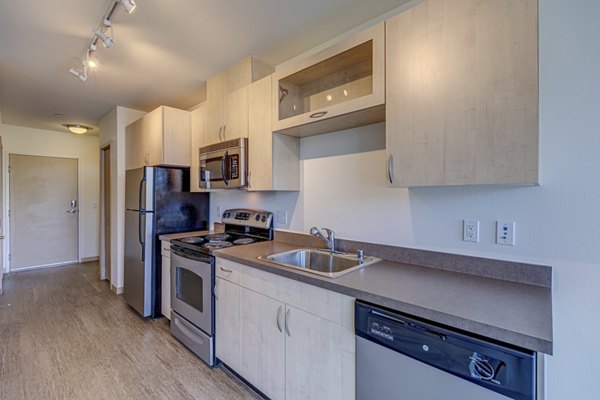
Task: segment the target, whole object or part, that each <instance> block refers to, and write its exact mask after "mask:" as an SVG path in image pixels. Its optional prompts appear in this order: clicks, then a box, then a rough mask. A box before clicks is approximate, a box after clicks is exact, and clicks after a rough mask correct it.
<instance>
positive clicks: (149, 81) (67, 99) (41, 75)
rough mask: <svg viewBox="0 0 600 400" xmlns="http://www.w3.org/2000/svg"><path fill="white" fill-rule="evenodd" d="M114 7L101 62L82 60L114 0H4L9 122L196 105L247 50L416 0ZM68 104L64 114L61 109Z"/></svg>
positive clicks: (351, 23) (291, 46) (289, 42)
mask: <svg viewBox="0 0 600 400" xmlns="http://www.w3.org/2000/svg"><path fill="white" fill-rule="evenodd" d="M136 1H137V8H136V10H135V11H134V12H133V13H132V14H127V13H126V12H125V11H124V9H123V8H122V7H120V6H119V7H118V9H117V10H116V12H115V13H114V14H113V17H112V23H113V26H114V40H115V45H114V46H113V47H112V48H109V49H105V48H103V47H102V46H101V45H100V43H99V44H98V49H99V50H98V52H97V54H98V56H99V58H100V61H101V65H100V67H99V68H98V69H96V70H93V71H89V73H88V76H89V77H88V80H87V81H86V82H85V83H82V82H80V81H79V80H78V79H77V78H75V77H74V76H72V75H70V74H69V72H68V71H69V69H70V68H79V67H80V66H81V65H80V62H81V59H82V57H83V55H84V53H85V50H86V49H87V46H88V45H89V41H90V39H91V36H92V30H93V29H94V28H96V26H97V25H98V24H99V22H100V21H101V19H102V17H103V15H104V14H105V12H106V11H107V10H108V8H109V7H111V6H112V4H113V3H114V0H104V1H102V0H61V1H39V0H18V1H3V2H2V4H1V5H0V109H1V110H2V122H3V123H5V124H10V125H21V126H27V127H32V128H39V129H48V130H58V131H64V130H65V128H63V127H62V124H66V123H80V124H84V125H88V126H92V127H94V128H95V129H94V130H93V131H92V132H90V133H91V134H96V135H97V134H98V129H97V126H98V120H99V119H101V118H102V117H103V116H104V115H106V114H107V113H108V112H109V111H110V109H111V108H113V107H114V106H116V105H120V106H124V107H128V108H134V109H138V110H144V111H149V110H151V109H153V108H155V107H157V106H159V105H169V106H172V107H178V108H182V109H188V108H190V107H192V106H194V105H195V104H198V103H199V102H200V101H202V100H203V99H204V96H205V92H204V83H205V81H206V79H208V78H209V77H210V76H212V75H214V74H216V73H218V72H220V71H222V70H224V69H226V68H227V67H229V66H231V65H233V64H235V63H236V62H238V61H240V60H241V59H242V58H244V57H245V56H247V55H255V56H257V57H258V58H260V59H262V60H263V61H266V62H268V63H270V64H272V65H277V64H280V63H281V62H283V61H286V60H288V59H290V58H292V57H294V56H295V55H297V54H300V53H302V52H304V51H306V50H309V49H311V48H312V47H315V46H316V45H319V44H320V43H322V42H325V41H327V40H329V39H331V38H333V37H335V36H337V35H339V34H342V33H344V32H346V31H348V30H350V29H352V28H353V27H355V26H357V25H360V24H362V23H364V22H366V21H369V20H371V19H373V18H375V17H377V16H379V15H381V14H384V13H386V12H388V11H390V10H393V9H395V8H397V7H399V6H401V5H403V4H405V3H407V0H377V1H364V0H303V1H297V0H295V1H291V0H252V1H248V0H194V1H192V0H168V1H165V0H136ZM55 114H62V115H63V117H56V116H55Z"/></svg>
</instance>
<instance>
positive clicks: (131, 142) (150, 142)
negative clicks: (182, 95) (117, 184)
mask: <svg viewBox="0 0 600 400" xmlns="http://www.w3.org/2000/svg"><path fill="white" fill-rule="evenodd" d="M156 165H173V166H183V167H188V166H189V165H190V113H189V112H188V111H184V110H178V109H175V108H171V107H165V106H161V107H158V108H157V109H155V110H153V111H151V112H149V113H148V114H146V115H144V116H143V117H142V118H140V119H138V120H137V121H135V122H133V123H132V124H130V125H129V126H128V127H127V128H126V129H125V169H127V170H129V169H136V168H141V167H144V166H156Z"/></svg>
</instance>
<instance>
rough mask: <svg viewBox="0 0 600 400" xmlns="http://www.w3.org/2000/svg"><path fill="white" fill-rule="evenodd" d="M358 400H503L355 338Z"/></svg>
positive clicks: (491, 393) (498, 395) (481, 388)
mask: <svg viewBox="0 0 600 400" xmlns="http://www.w3.org/2000/svg"><path fill="white" fill-rule="evenodd" d="M356 379H357V383H356V399H357V400H502V399H504V400H506V399H509V397H506V396H503V395H501V394H498V393H496V392H493V391H491V390H488V389H486V388H483V387H481V386H478V385H475V384H473V383H471V382H468V381H466V380H464V379H462V378H458V377H456V376H454V375H452V374H449V373H447V372H444V371H441V370H439V369H437V368H434V367H432V366H429V365H427V364H425V363H422V362H420V361H417V360H414V359H412V358H410V357H407V356H405V355H403V354H401V353H398V352H396V351H394V350H390V349H388V348H385V347H383V346H381V345H379V344H377V343H374V342H372V341H369V340H366V339H363V338H361V337H357V338H356Z"/></svg>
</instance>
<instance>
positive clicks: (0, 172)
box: [0, 137, 4, 294]
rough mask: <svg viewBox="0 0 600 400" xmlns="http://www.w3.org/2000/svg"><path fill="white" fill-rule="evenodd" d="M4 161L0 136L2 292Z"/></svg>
mask: <svg viewBox="0 0 600 400" xmlns="http://www.w3.org/2000/svg"><path fill="white" fill-rule="evenodd" d="M3 161H4V158H3V149H2V138H1V137H0V294H2V275H4V221H3V218H4V164H3V163H2V162H3Z"/></svg>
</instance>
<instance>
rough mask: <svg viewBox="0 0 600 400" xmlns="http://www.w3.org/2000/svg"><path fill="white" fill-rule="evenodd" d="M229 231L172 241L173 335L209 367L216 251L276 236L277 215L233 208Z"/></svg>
mask: <svg viewBox="0 0 600 400" xmlns="http://www.w3.org/2000/svg"><path fill="white" fill-rule="evenodd" d="M223 223H224V224H225V231H224V232H223V233H212V234H208V235H201V236H190V237H185V238H181V239H174V240H171V308H172V312H171V334H172V335H173V336H175V337H176V338H177V339H179V341H180V342H182V343H183V344H184V345H185V346H186V347H188V348H189V349H190V350H191V351H192V352H193V353H194V354H196V355H197V356H198V357H200V358H201V359H202V360H203V361H205V362H206V363H207V364H208V365H209V366H211V367H212V366H214V365H215V361H216V360H215V353H214V336H215V296H214V290H215V289H214V287H215V257H214V256H213V251H214V250H218V249H224V248H227V247H231V246H243V245H248V244H251V243H256V242H263V241H266V240H272V239H273V228H272V226H273V214H272V213H270V212H268V211H260V210H249V209H232V210H226V211H225V212H224V213H223Z"/></svg>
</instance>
